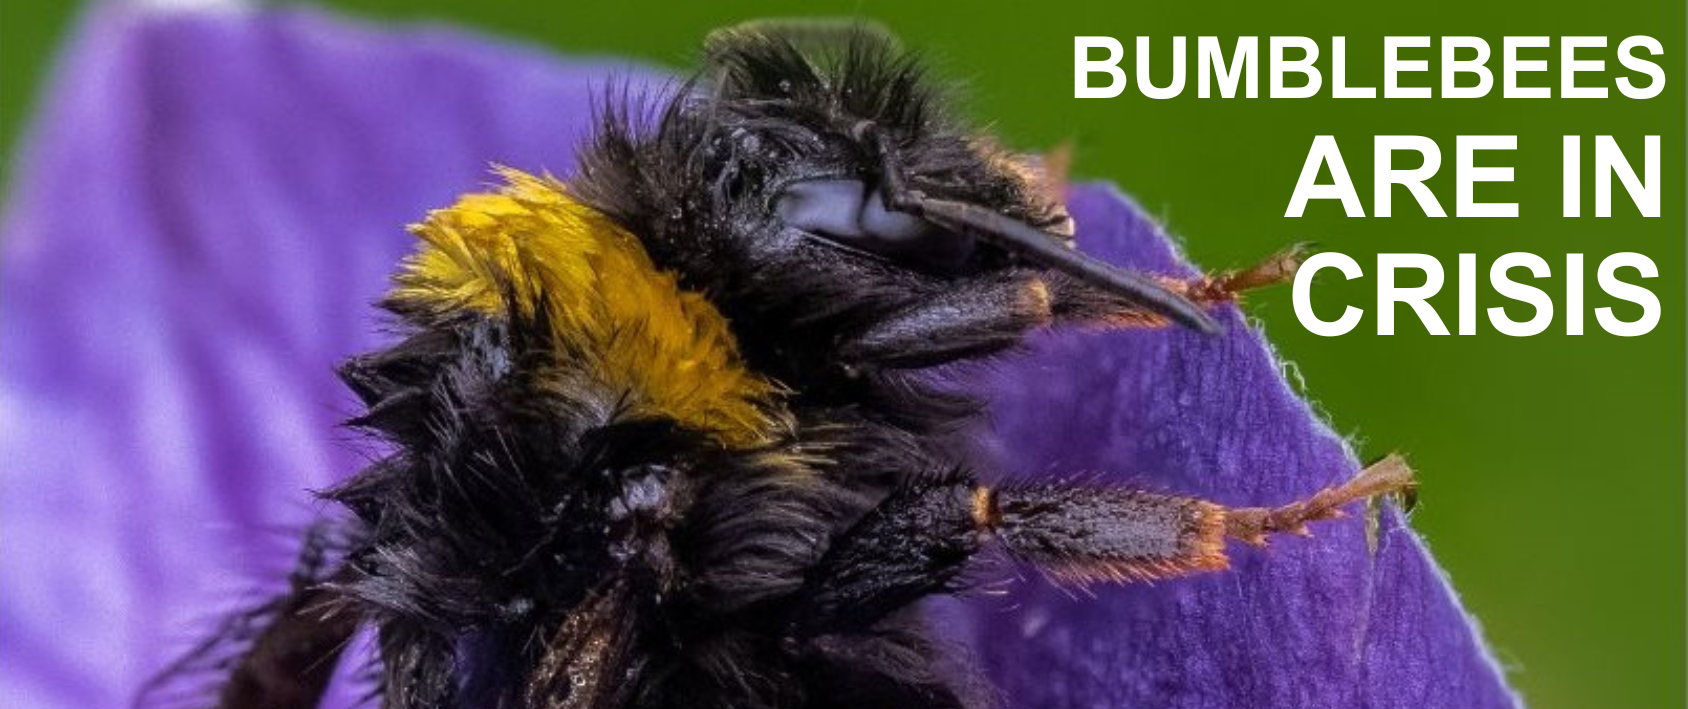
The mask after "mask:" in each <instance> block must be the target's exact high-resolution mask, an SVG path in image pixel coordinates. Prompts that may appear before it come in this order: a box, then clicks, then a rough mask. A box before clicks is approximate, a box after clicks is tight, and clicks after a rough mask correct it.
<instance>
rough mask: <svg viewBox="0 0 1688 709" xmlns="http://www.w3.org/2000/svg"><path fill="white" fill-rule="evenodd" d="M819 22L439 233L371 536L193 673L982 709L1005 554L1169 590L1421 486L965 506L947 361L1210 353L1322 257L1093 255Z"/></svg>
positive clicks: (1094, 577) (628, 105) (1401, 477)
mask: <svg viewBox="0 0 1688 709" xmlns="http://www.w3.org/2000/svg"><path fill="white" fill-rule="evenodd" d="M821 34H822V35H826V36H824V37H820V39H817V38H816V37H815V36H813V33H805V32H787V31H774V30H771V29H769V28H766V27H759V26H752V27H745V28H738V29H734V30H728V31H723V32H721V33H718V34H717V35H714V36H712V38H711V40H710V42H709V44H708V46H707V50H708V52H709V61H708V64H707V68H706V69H705V71H704V73H703V74H702V76H701V77H700V78H699V80H698V81H697V82H694V83H693V84H688V85H686V86H684V87H680V88H678V89H677V90H675V91H674V92H673V94H672V96H670V97H668V98H667V99H665V100H663V101H661V102H658V103H654V104H650V105H649V106H650V108H651V110H649V111H646V110H645V109H644V108H641V104H638V103H637V102H632V101H621V102H613V101H612V102H611V103H610V104H609V106H608V107H607V108H606V109H605V113H604V118H603V120H602V122H601V125H600V129H599V131H598V133H597V134H596V136H595V137H594V138H593V140H592V141H591V142H590V143H589V144H588V145H587V147H586V149H585V151H584V153H583V154H582V156H581V161H580V165H579V168H578V170H577V171H576V173H575V174H573V175H572V176H570V177H569V178H568V179H566V180H561V181H559V180H556V179H552V178H549V177H535V176H530V175H525V174H522V173H518V172H514V171H508V170H507V171H504V172H503V178H504V180H505V185H503V186H502V187H501V188H500V189H498V190H497V191H494V192H489V193H484V194H474V195H469V196H466V197H464V198H462V199H461V200H459V201H458V203H457V204H455V205H453V206H451V207H449V208H446V209H442V210H439V211H437V212H434V213H433V214H431V215H429V217H428V218H427V219H426V220H425V221H423V222H422V223H421V224H419V225H417V226H416V227H414V229H413V231H414V232H415V234H416V235H417V236H418V237H419V239H420V240H421V242H422V245H421V248H420V249H419V251H418V252H417V253H416V254H415V255H413V256H412V257H411V258H410V259H409V260H408V261H407V263H406V264H405V265H404V266H403V268H402V269H401V271H400V274H399V275H398V277H397V278H396V279H395V286H394V288H393V290H392V291H391V292H390V294H389V296H388V297H387V299H386V300H385V302H384V303H383V305H384V307H385V308H386V309H387V310H388V311H390V312H391V313H393V314H394V315H396V316H397V317H398V320H399V324H400V333H399V334H400V339H399V340H398V341H397V342H396V343H395V344H394V345H392V346H391V347H389V348H387V349H384V350H381V351H378V352H374V353H370V354H368V355H364V356H361V357H358V358H355V359H353V360H352V361H350V362H348V363H347V364H346V365H345V366H344V367H343V368H342V370H341V372H340V374H341V377H342V379H344V381H345V382H346V383H347V385H348V386H350V387H351V388H352V389H353V390H354V391H355V392H356V393H357V394H358V395H359V397H361V398H362V400H363V401H364V403H365V404H366V405H367V410H366V411H365V412H364V413H363V414H362V415H360V416H358V417H357V418H356V419H354V420H353V421H352V422H351V423H352V425H353V426H356V427H358V428H361V429H363V430H367V431H369V432H371V433H373V434H375V435H376V436H379V437H380V438H382V439H384V440H386V441H387V442H389V443H390V444H391V453H390V455H388V456H387V457H385V458H383V459H381V460H379V461H377V462H376V463H374V464H373V465H371V466H370V467H369V468H368V469H366V470H364V471H363V472H361V473H360V474H358V475H357V476H355V477H353V478H352V479H350V480H348V481H347V482H346V483H344V484H343V485H341V486H340V487H338V488H336V489H334V490H332V491H330V492H329V493H328V494H327V496H328V497H330V498H331V499H333V500H335V501H337V502H339V503H340V504H341V505H343V506H344V507H345V509H347V510H349V511H350V513H351V514H350V518H349V519H344V520H335V521H329V522H325V523H324V528H326V529H328V530H330V531H329V533H324V534H317V535H313V536H312V537H311V538H310V540H309V541H308V543H307V551H308V552H309V555H310V558H311V559H312V560H313V561H312V562H311V563H309V564H306V565H304V566H303V567H302V568H301V571H300V573H298V574H296V577H295V580H294V584H293V587H292V588H291V589H289V590H288V591H287V592H285V593H283V594H281V595H279V596H277V597H276V598H275V599H274V600H273V601H272V602H270V603H269V604H267V605H265V606H263V607H261V608H259V609H255V610H253V611H252V612H250V613H248V614H245V615H243V616H240V617H237V618H235V619H233V620H231V622H230V624H229V625H228V626H227V627H226V628H225V631H224V632H223V633H221V634H220V635H219V636H218V637H217V638H214V639H213V640H212V641H210V642H208V643H206V644H205V645H202V646H201V647H200V648H198V649H197V650H196V651H195V652H194V653H192V654H191V655H190V656H189V658H188V659H187V660H185V661H183V662H182V663H178V664H177V665H176V666H174V667H173V668H172V670H171V671H170V672H169V673H167V675H166V678H167V679H169V681H170V682H175V681H179V680H180V678H182V677H187V676H194V675H196V674H197V675H200V676H203V675H205V674H211V675H212V676H213V681H214V683H215V685H214V693H215V695H216V696H215V702H216V703H217V704H218V705H219V706H223V707H245V706H270V707H310V706H315V704H316V702H317V700H318V698H319V697H320V695H321V692H322V689H323V686H324V683H326V681H327V677H328V674H329V673H330V672H332V668H333V666H334V664H335V662H334V660H335V659H336V658H337V655H338V654H339V653H340V652H341V651H342V648H343V647H344V646H345V645H346V642H347V640H348V638H349V637H350V636H351V634H352V633H353V632H354V630H355V629H356V628H358V627H360V626H364V625H368V626H372V627H374V628H375V633H376V642H375V645H376V650H377V652H376V654H377V657H376V658H373V659H374V661H375V663H376V668H375V672H374V674H375V676H376V678H377V682H376V684H377V693H378V695H379V696H380V697H381V702H382V704H383V706H386V707H390V708H392V709H400V708H404V709H412V708H422V707H532V708H536V709H537V708H563V707H581V708H584V707H602V708H606V709H607V708H610V707H628V706H633V707H856V706H891V705H897V706H908V707H974V706H983V705H987V704H989V703H991V701H992V698H991V693H990V691H989V690H988V688H983V687H981V686H980V685H979V683H977V682H976V680H975V679H973V678H972V676H971V674H970V672H969V671H968V670H967V669H966V668H965V667H964V666H963V664H964V663H962V662H961V661H959V660H958V659H956V658H955V657H954V656H953V654H952V653H949V652H947V651H946V650H945V649H944V648H942V647H941V643H939V642H937V641H935V640H934V639H932V636H931V634H930V633H929V632H928V631H927V629H926V628H925V627H924V624H923V622H922V619H921V617H920V605H919V604H920V601H921V600H923V599H925V598H927V597H929V596H931V595H933V594H937V593H943V592H948V591H952V590H956V589H957V588H959V586H960V585H959V584H958V583H957V579H958V578H960V577H961V575H962V574H963V572H964V571H965V570H966V569H967V567H968V565H969V563H970V562H971V561H972V560H973V559H974V558H975V557H976V556H977V555H978V554H979V553H980V552H981V551H982V550H983V549H984V548H985V547H986V545H987V544H991V543H998V544H1000V545H1001V546H1003V547H1004V548H1006V549H1007V551H1008V552H1010V553H1011V554H1012V555H1013V556H1015V557H1017V558H1018V559H1019V560H1020V561H1023V562H1025V563H1029V564H1032V565H1034V566H1037V567H1039V568H1041V569H1042V570H1044V571H1045V572H1046V574H1047V575H1048V576H1049V577H1050V578H1053V579H1056V580H1058V581H1062V582H1069V583H1079V584H1082V583H1090V582H1097V581H1130V580H1137V579H1146V578H1159V577H1166V576H1172V575H1177V574H1183V573H1191V572H1196V571H1204V570H1211V569H1219V568H1223V567H1224V566H1225V564H1226V559H1225V555H1224V551H1223V545H1224V540H1225V539H1226V538H1227V537H1232V538H1238V539H1242V540H1244V541H1258V540H1260V539H1262V538H1264V536H1265V535H1267V534H1270V533H1274V532H1281V531H1293V530H1298V529H1299V528H1300V526H1301V525H1302V524H1303V523H1304V522H1307V521H1313V520H1319V519H1325V518H1328V517H1331V516H1334V515H1335V514H1336V508H1337V507H1338V506H1340V505H1341V504H1344V503H1346V502H1350V501H1352V500H1354V499H1358V498H1360V497H1364V496H1367V495H1373V494H1378V493H1380V492H1386V491H1389V490H1392V489H1397V488H1400V487H1403V486H1405V485H1407V484H1409V483H1410V478H1409V477H1408V476H1407V474H1406V473H1405V471H1404V468H1399V469H1397V468H1390V469H1388V470H1387V471H1385V472H1384V473H1380V474H1373V475H1368V476H1362V477H1361V478H1360V479H1358V480H1356V482H1354V483H1351V484H1349V485H1345V486H1343V487H1340V488H1336V489H1333V490H1327V491H1322V492H1320V493H1318V494H1316V495H1314V496H1313V497H1311V498H1309V499H1308V500H1306V501H1304V502H1300V503H1295V504H1292V505H1288V506H1285V507H1282V508H1278V509H1273V510H1266V509H1259V508H1247V509H1226V508H1224V507H1222V506H1219V505H1216V504H1213V503H1209V502H1205V501H1202V500H1197V499H1193V498H1186V497H1178V496H1171V495H1160V494H1151V493H1146V492H1141V491H1137V490H1130V489H1118V488H1096V489H1087V488H1084V487H1082V486H1076V485H1068V484H1057V483H1051V484H1041V485H1029V484H1022V485H1015V484H1008V485H1004V486H1000V487H998V486H991V485H985V484H982V483H980V482H979V481H977V480H975V479H974V477H973V474H972V473H971V471H969V470H967V469H966V467H965V466H964V465H963V463H962V461H963V458H964V456H963V454H962V452H961V450H960V449H959V447H958V446H957V445H956V443H955V439H954V437H953V435H952V434H953V433H954V432H955V431H956V430H957V428H958V427H959V426H960V425H961V424H963V423H965V422H966V421H968V420H969V419H970V417H972V416H973V414H974V413H976V412H977V410H978V409H979V405H978V403H977V402H975V401H973V400H971V399H970V398H969V397H967V396H965V395H961V394H956V393H954V392H945V391H940V390H939V389H936V388H934V387H933V386H932V385H931V384H929V383H927V382H926V381H925V380H924V379H922V378H921V374H920V372H921V370H923V369H926V368H928V367H931V366H934V365H941V364H945V363H950V362H957V361H964V360H969V359H975V358H978V357H983V356H987V355H990V354H993V353H996V352H1000V351H1003V350H1006V349H1009V348H1011V347H1013V346H1014V345H1016V344H1017V343H1019V342H1020V341H1021V339H1022V338H1023V337H1024V335H1025V334H1026V333H1027V332H1028V331H1029V330H1031V329H1034V328H1037V327H1041V326H1045V325H1051V324H1061V323H1069V322H1083V323H1090V324H1103V325H1108V326H1124V327H1136V326H1160V325H1165V324H1168V323H1170V322H1178V323H1182V324H1186V325H1190V326H1192V327H1197V328H1202V329H1208V328H1211V327H1212V323H1211V321H1209V320H1208V319H1207V317H1206V315H1205V314H1204V309H1205V307H1207V306H1210V305H1213V304H1215V303H1218V302H1223V301H1226V300H1229V299H1230V296H1231V295H1232V293H1233V291H1234V290H1237V289H1240V288H1242V287H1249V286H1252V285H1259V284H1262V283H1266V282H1270V281H1272V280H1277V279H1281V278H1282V277H1284V276H1285V275H1286V274H1287V273H1290V272H1292V271H1293V265H1294V264H1293V262H1288V263H1287V265H1286V262H1284V261H1281V260H1280V261H1273V262H1269V264H1268V265H1269V266H1270V267H1269V268H1265V269H1254V270H1251V271H1247V272H1243V273H1241V274H1228V275H1226V276H1223V277H1220V278H1217V279H1213V278H1203V279H1195V280H1193V281H1179V280H1177V279H1168V278H1159V279H1156V278H1153V277H1149V276H1142V275H1138V274H1131V273H1126V272H1121V271H1117V270H1115V269H1111V268H1109V267H1106V266H1104V265H1101V264H1097V263H1094V262H1091V261H1089V260H1087V259H1086V258H1085V257H1083V256H1081V255H1077V254H1076V253H1075V252H1072V251H1071V250H1070V248H1069V246H1070V242H1069V240H1070V236H1071V233H1072V226H1073V225H1072V224H1071V220H1070V219H1068V217H1067V214H1066V212H1065V209H1064V207H1063V206H1062V204H1061V201H1060V189H1059V184H1058V183H1059V179H1058V178H1057V177H1053V176H1048V175H1044V174H1043V173H1042V171H1041V169H1040V168H1039V165H1038V162H1037V161H1036V160H1035V159H1032V158H1028V157H1026V156H1020V155H1016V154H1012V153H1009V152H1006V151H1004V150H1002V149H1001V148H999V147H997V146H996V145H995V144H993V143H992V142H991V141H990V140H989V139H988V138H986V137H984V136H982V135H980V134H977V133H973V132H970V131H967V130H965V129H964V128H962V127H960V126H959V125H958V124H957V123H955V122H953V121H952V119H950V118H949V117H947V116H945V115H944V114H943V112H942V110H941V109H942V106H941V103H942V102H941V100H940V99H939V97H938V96H937V95H936V94H935V93H934V92H933V90H932V88H931V86H932V84H931V82H929V81H928V80H927V79H925V78H924V77H923V76H922V75H921V71H920V66H919V64H918V63H917V62H915V61H914V60H913V59H912V58H911V57H910V56H909V55H907V54H905V53H902V52H900V51H899V50H897V49H896V48H895V47H894V45H893V44H892V43H891V42H890V41H889V40H888V39H886V38H885V37H884V36H882V35H880V34H878V33H876V32H872V31H867V30H864V29H861V28H856V29H852V30H848V31H843V32H832V33H824V32H823V33H821ZM1397 467H1398V466H1397ZM329 539H332V540H335V541H334V542H332V543H331V542H328V541H325V540H329ZM324 553H328V554H329V555H330V556H332V557H334V559H336V561H334V562H332V563H329V562H321V561H316V559H318V558H319V557H321V556H322V555H323V554H324ZM167 683H168V682H167Z"/></svg>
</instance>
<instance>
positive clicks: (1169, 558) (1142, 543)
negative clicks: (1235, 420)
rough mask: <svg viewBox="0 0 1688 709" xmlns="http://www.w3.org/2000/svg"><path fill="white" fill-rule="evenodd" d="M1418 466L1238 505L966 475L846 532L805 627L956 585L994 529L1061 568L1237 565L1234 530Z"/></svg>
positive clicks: (859, 624) (1079, 575)
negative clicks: (1293, 497) (1266, 503)
mask: <svg viewBox="0 0 1688 709" xmlns="http://www.w3.org/2000/svg"><path fill="white" fill-rule="evenodd" d="M1412 485H1413V478H1412V471H1411V470H1409V469H1408V468H1407V466H1406V464H1405V463H1404V462H1402V461H1401V459H1399V458H1396V457H1393V456H1391V457H1389V458H1386V459H1385V460H1383V461H1382V462H1379V463H1378V464H1376V465H1373V466H1371V467H1370V468H1367V469H1366V470H1364V471H1362V472H1361V473H1360V475H1358V476H1356V477H1355V478H1354V479H1352V480H1350V481H1348V482H1346V483H1343V484H1341V485H1337V486H1335V487H1331V488H1326V489H1324V490H1320V491H1319V492H1317V493H1314V494H1313V495H1311V496H1309V497H1307V498H1305V499H1303V500H1299V501H1296V502H1293V503H1290V504H1288V505H1284V506H1282V507H1276V508H1265V507H1243V508H1228V507H1225V506H1222V505H1219V504H1215V503H1213V502H1208V501H1206V500H1201V499H1198V498H1194V497H1183V496H1177V495H1162V494H1156V493H1149V492H1143V491H1141V490H1133V489H1127V488H1118V487H1096V486H1086V485H1076V484H1070V483H1038V484H1033V485H1006V486H1002V487H999V488H992V487H989V486H985V485H980V484H978V483H975V482H973V481H971V480H969V479H967V478H966V477H963V476H956V477H952V478H948V479H942V480H938V481H928V482H921V483H916V484H914V485H910V486H908V487H905V488H903V489H901V490H899V491H897V492H895V493H893V494H892V495H891V496H890V497H888V498H887V499H886V500H885V501H884V502H883V503H881V504H880V506H879V507H878V508H876V509H875V510H874V511H873V512H871V513H870V514H869V515H868V516H867V517H866V518H864V519H863V520H862V521H861V522H859V523H857V524H856V526H855V527H854V528H852V529H851V530H850V531H849V532H847V533H846V534H844V535H843V536H842V537H840V538H839V539H837V540H835V541H834V543H833V546H832V548H831V549H829V550H828V551H827V553H826V555H825V556H824V557H822V559H821V561H820V562H819V563H818V564H817V565H816V566H815V567H814V568H813V569H812V570H811V572H810V573H809V575H808V576H807V580H806V582H805V583H804V585H803V586H802V587H801V589H800V590H799V591H798V592H797V594H796V595H795V597H794V598H793V599H792V602H791V605H790V610H789V612H788V613H787V614H786V616H785V617H786V618H788V619H789V620H788V621H787V623H788V629H789V632H791V633H792V634H793V635H795V636H799V637H811V636H818V635H825V634H828V633H832V632H837V631H841V630H846V629H851V628H858V629H859V628H865V627H868V626H870V625H872V624H873V623H875V622H877V621H878V620H879V619H881V618H883V617H885V616H886V615H887V614H889V613H891V612H892V611H894V610H896V609H898V608H902V607H904V606H906V605H908V604H910V603H913V602H915V601H917V600H919V599H921V598H923V597H925V596H927V595H930V594H933V593H940V592H944V591H947V590H951V589H952V588H953V587H954V585H955V583H954V582H955V578H956V576H957V575H958V574H960V573H961V571H962V570H963V569H964V568H965V566H966V564H967V563H968V561H969V560H970V559H971V558H972V557H973V556H974V555H975V554H976V553H977V552H978V551H979V550H981V549H982V548H984V546H985V545H986V543H987V542H988V541H989V540H990V539H993V538H994V539H996V540H998V541H999V542H1001V543H1002V545H1003V546H1004V547H1006V549H1007V550H1008V552H1009V553H1010V554H1011V555H1012V556H1014V557H1016V558H1018V559H1021V560H1023V561H1026V562H1030V563H1031V564H1033V565H1035V566H1036V567H1037V568H1039V569H1040V570H1042V571H1043V572H1044V573H1046V574H1047V575H1049V576H1050V577H1051V578H1053V579H1055V580H1057V581H1061V582H1066V583H1074V584H1085V583H1091V582H1096V581H1112V582H1128V581H1141V580H1149V579H1157V578H1166V577H1170V576H1180V575H1185V574H1191V573H1197V572H1201V571H1210V570H1217V569H1223V568H1225V567H1226V566H1227V565H1228V563H1229V561H1228V559H1227V558H1226V555H1225V548H1224V546H1225V540H1226V539H1227V538H1231V539H1237V540H1240V541H1243V542H1247V543H1250V544H1256V545H1258V544H1264V543H1265V541H1266V539H1267V537H1268V536H1269V535H1272V534H1281V533H1289V534H1306V533H1307V530H1306V524H1307V523H1308V522H1316V521H1320V520H1327V519H1334V518H1336V517H1339V516H1341V514H1342V512H1341V507H1342V506H1343V505H1346V504H1348V503H1351V502H1355V501H1358V500H1363V499H1367V498H1370V497H1374V496H1377V495H1383V494H1387V493H1391V492H1401V491H1406V490H1409V489H1410V488H1411V487H1412Z"/></svg>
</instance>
